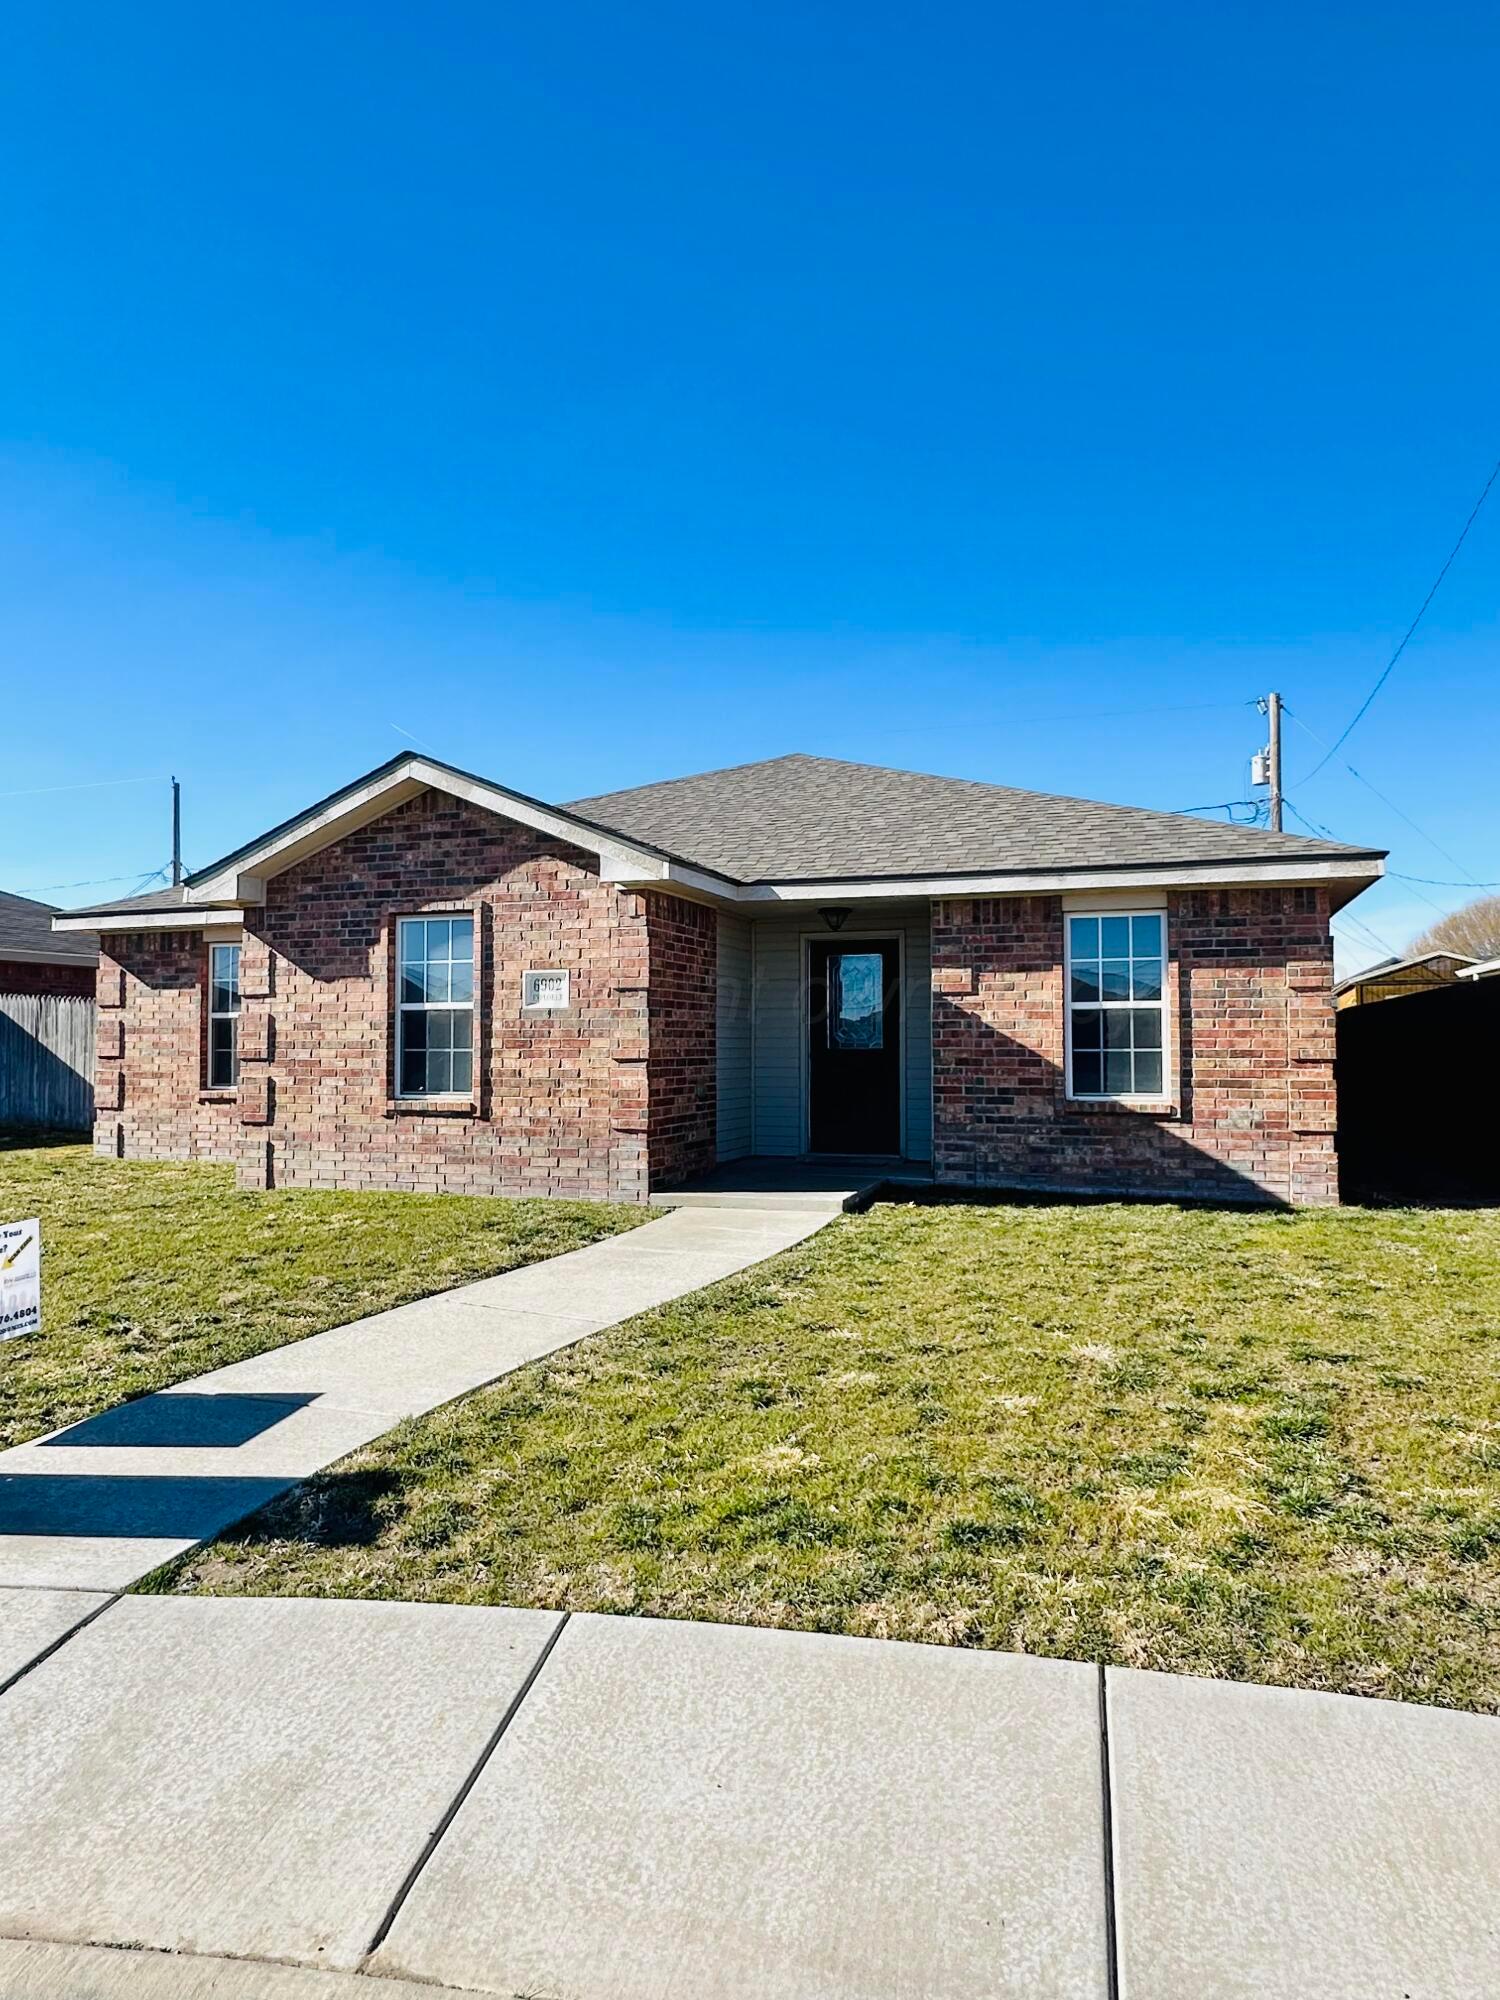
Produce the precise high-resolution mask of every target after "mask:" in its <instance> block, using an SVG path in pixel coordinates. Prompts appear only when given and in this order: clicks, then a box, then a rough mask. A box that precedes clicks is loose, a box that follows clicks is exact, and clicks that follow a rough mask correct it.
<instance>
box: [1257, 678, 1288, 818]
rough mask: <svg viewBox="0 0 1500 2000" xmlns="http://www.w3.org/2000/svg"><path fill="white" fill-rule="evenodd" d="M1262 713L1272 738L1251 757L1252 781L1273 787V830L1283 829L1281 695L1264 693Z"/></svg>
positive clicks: (1260, 703) (1261, 704) (1261, 705)
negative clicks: (1268, 725)
mask: <svg viewBox="0 0 1500 2000" xmlns="http://www.w3.org/2000/svg"><path fill="white" fill-rule="evenodd" d="M1258 706H1259V707H1260V710H1261V713H1262V714H1263V715H1264V716H1265V718H1266V720H1267V722H1268V723H1269V724H1270V740H1269V741H1268V743H1267V745H1266V747H1265V749H1264V750H1257V751H1256V753H1255V755H1254V756H1253V757H1252V758H1251V759H1250V782H1251V784H1252V785H1269V786H1270V788H1271V831H1272V832H1273V833H1280V831H1281V696H1280V695H1279V694H1268V695H1263V696H1262V697H1261V700H1260V702H1259V704H1258Z"/></svg>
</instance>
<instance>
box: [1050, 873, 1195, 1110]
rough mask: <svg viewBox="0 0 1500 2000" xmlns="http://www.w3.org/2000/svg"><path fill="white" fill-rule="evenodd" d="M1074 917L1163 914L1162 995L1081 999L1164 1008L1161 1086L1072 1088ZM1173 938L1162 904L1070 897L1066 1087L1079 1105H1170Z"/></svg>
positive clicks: (1088, 1004) (1065, 914) (1066, 937)
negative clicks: (1087, 902) (1087, 903)
mask: <svg viewBox="0 0 1500 2000" xmlns="http://www.w3.org/2000/svg"><path fill="white" fill-rule="evenodd" d="M1075 917H1160V919H1161V998H1160V999H1159V1000H1103V1001H1098V1000H1080V1001H1079V1002H1078V1003H1077V1004H1078V1005H1079V1006H1080V1007H1100V1006H1102V1007H1105V1008H1109V1007H1159V1008H1160V1009H1161V1089H1160V1090H1148V1091H1130V1092H1125V1091H1114V1090H1097V1091H1084V1090H1075V1089H1074V1088H1073V1006H1074V1001H1073V919H1074V918H1075ZM1171 964H1172V940H1171V937H1170V935H1169V933H1168V927H1167V913H1166V911H1165V910H1164V909H1163V908H1162V906H1161V904H1160V903H1150V902H1134V903H1129V904H1125V903H1119V902H1115V901H1112V900H1109V899H1104V900H1101V901H1100V903H1099V904H1098V905H1097V906H1095V907H1093V908H1085V907H1084V904H1083V899H1082V898H1081V897H1080V898H1078V899H1077V900H1076V901H1075V900H1074V899H1073V898H1071V897H1070V898H1069V899H1068V905H1067V907H1066V908H1065V909H1064V912H1063V1065H1064V1081H1063V1087H1064V1090H1065V1091H1066V1093H1067V1095H1068V1096H1069V1097H1070V1098H1072V1099H1073V1100H1074V1101H1075V1102H1077V1103H1079V1104H1150V1105H1163V1104H1171V1103H1172V1102H1173V1101H1174V1099H1173V1090H1174V1087H1175V1082H1174V1072H1173V1064H1172V1010H1171V1007H1170V1006H1169V1005H1168V999H1167V996H1168V993H1169V990H1170V987H1171V976H1170V975H1171Z"/></svg>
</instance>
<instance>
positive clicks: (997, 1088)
mask: <svg viewBox="0 0 1500 2000" xmlns="http://www.w3.org/2000/svg"><path fill="white" fill-rule="evenodd" d="M932 1009H933V1014H932V1033H933V1099H934V1102H933V1155H934V1167H935V1171H936V1175H937V1179H938V1181H939V1183H940V1184H946V1185H948V1186H950V1187H951V1186H957V1187H961V1188H974V1189H984V1188H992V1189H998V1190H1016V1191H1018V1192H1022V1193H1025V1192H1027V1191H1032V1192H1036V1193H1042V1194H1055V1195H1059V1196H1064V1197H1069V1196H1081V1197H1084V1198H1088V1197H1091V1196H1097V1197H1100V1198H1105V1199H1111V1200H1119V1199H1121V1198H1125V1199H1147V1200H1157V1201H1204V1202H1218V1203H1225V1204H1228V1205H1231V1206H1234V1207H1245V1206H1249V1205H1253V1206H1255V1207H1260V1208H1264V1207H1268V1206H1269V1207H1276V1208H1289V1207H1290V1206H1291V1201H1290V1199H1289V1194H1290V1188H1291V1156H1292V1152H1293V1150H1294V1148H1295V1147H1296V1146H1297V1145H1298V1143H1299V1140H1298V1135H1297V1134H1295V1133H1293V1132H1292V1131H1291V1130H1290V1129H1289V1109H1288V1093H1287V1092H1286V1091H1285V1090H1275V1091H1273V1092H1272V1093H1271V1094H1270V1097H1269V1099H1268V1101H1266V1102H1264V1103H1262V1104H1259V1105H1255V1104H1243V1105H1236V1106H1235V1107H1233V1108H1232V1109H1230V1110H1228V1111H1226V1112H1225V1113H1224V1115H1223V1123H1222V1125H1221V1126H1219V1127H1216V1133H1217V1134H1218V1135H1220V1136H1221V1141H1222V1147H1223V1150H1222V1151H1220V1150H1218V1149H1216V1148H1215V1147H1211V1146H1209V1145H1206V1144H1205V1143H1204V1142H1203V1140H1202V1138H1201V1137H1200V1138H1195V1137H1193V1136H1191V1132H1192V1121H1193V1115H1194V1101H1193V1100H1194V1084H1193V1046H1192V1034H1193V1031H1192V1017H1191V1012H1190V1010H1189V1009H1188V1008H1187V1007H1183V1006H1179V1007H1178V1008H1177V1009H1176V1014H1177V1056H1176V1062H1177V1077H1176V1088H1175V1090H1174V1093H1173V1098H1172V1104H1171V1108H1170V1109H1168V1110H1166V1111H1157V1110H1151V1109H1140V1108H1137V1107H1135V1106H1130V1105H1121V1104H1117V1103H1107V1102H1101V1103H1082V1102H1079V1101H1078V1100H1076V1099H1070V1098H1069V1097H1068V1096H1067V1091H1066V1079H1065V1074H1064V1070H1063V1067H1062V1064H1061V1062H1060V1061H1057V1060H1053V1059H1052V1058H1051V1057H1050V1056H1047V1055H1045V1054H1043V1053H1042V1052H1041V1051H1040V1050H1039V1049H1036V1048H1033V1047H1031V1046H1029V1045H1027V1044H1026V1043H1023V1042H1019V1041H1017V1040H1016V1039H1015V1038H1014V1037H1013V1036H1009V1035H1006V1034H1003V1033H1001V1032H1000V1031H999V1030H998V1029H996V1028H994V1027H992V1026H991V1025H990V1024H989V1023H988V1022H986V1021H984V1020H982V1019H980V1018H979V1017H978V1016H977V1015H976V1014H974V1013H972V1012H971V1011H970V1010H969V1009H968V1008H967V1007H963V1006H960V1005H958V1004H957V1003H956V1002H955V1001H954V1000H953V999H952V998H950V997H949V996H947V995H945V994H943V993H940V992H939V993H934V995H933V999H932Z"/></svg>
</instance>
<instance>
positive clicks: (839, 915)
mask: <svg viewBox="0 0 1500 2000" xmlns="http://www.w3.org/2000/svg"><path fill="white" fill-rule="evenodd" d="M818 914H819V916H820V917H821V918H822V919H823V921H824V923H825V924H827V926H828V928H829V929H830V930H831V931H841V930H842V929H843V928H844V926H845V924H847V923H848V921H849V919H850V917H851V916H852V915H853V914H854V913H853V911H852V910H850V909H847V908H846V907H845V906H844V905H843V904H841V903H835V904H833V905H832V906H831V907H830V908H828V909H825V910H820V911H819V912H818Z"/></svg>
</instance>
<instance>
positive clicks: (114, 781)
mask: <svg viewBox="0 0 1500 2000" xmlns="http://www.w3.org/2000/svg"><path fill="white" fill-rule="evenodd" d="M160 783H161V777H160V775H159V773H156V772H153V773H152V774H151V775H150V776H149V777H145V778H91V779H90V780H89V781H88V782H87V784H82V785H32V786H29V787H28V788H27V789H26V790H25V791H21V792H0V799H39V798H41V797H42V795H43V794H44V793H47V792H102V791H107V790H108V789H109V788H110V786H112V785H159V784H160ZM124 879H125V878H124V877H123V876H121V877H120V880H121V881H123V880H124Z"/></svg>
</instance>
